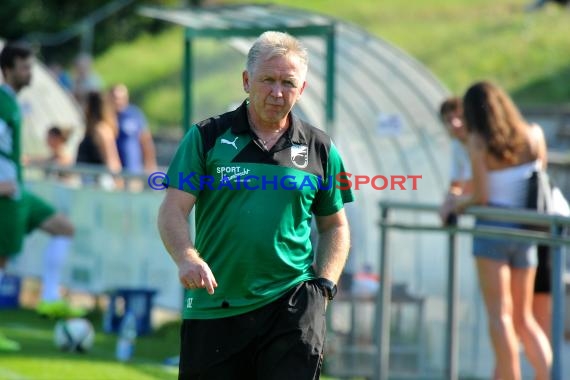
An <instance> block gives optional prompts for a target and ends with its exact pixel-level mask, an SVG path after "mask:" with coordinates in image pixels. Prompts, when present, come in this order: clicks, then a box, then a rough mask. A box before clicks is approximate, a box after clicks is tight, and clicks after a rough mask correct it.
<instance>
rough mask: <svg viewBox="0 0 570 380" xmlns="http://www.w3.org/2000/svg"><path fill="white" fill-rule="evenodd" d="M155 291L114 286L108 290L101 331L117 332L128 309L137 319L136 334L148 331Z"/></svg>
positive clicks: (150, 328)
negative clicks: (107, 303) (107, 304)
mask: <svg viewBox="0 0 570 380" xmlns="http://www.w3.org/2000/svg"><path fill="white" fill-rule="evenodd" d="M156 292H157V291H156V290H154V289H144V288H116V289H112V290H111V291H108V292H107V294H108V295H109V306H108V307H107V311H106V312H105V315H104V318H103V331H105V332H106V333H118V332H119V328H120V326H121V322H122V320H123V317H124V316H125V314H126V313H127V312H129V311H130V312H132V313H133V314H134V316H135V318H136V320H137V334H138V335H145V334H148V333H150V332H151V331H152V326H151V318H150V316H151V311H152V303H153V297H154V296H155V295H156Z"/></svg>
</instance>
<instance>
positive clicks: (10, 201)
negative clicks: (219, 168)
mask: <svg viewBox="0 0 570 380" xmlns="http://www.w3.org/2000/svg"><path fill="white" fill-rule="evenodd" d="M32 59H33V57H32V51H31V50H30V49H29V48H28V47H27V46H24V45H19V44H8V45H6V46H5V47H4V49H2V52H1V53H0V68H1V70H2V76H3V78H4V83H3V84H2V85H1V86H0V281H2V278H3V276H4V270H5V268H6V264H7V262H8V258H9V257H11V256H13V255H16V254H18V253H19V252H20V251H21V250H22V245H23V241H24V237H25V235H26V234H27V233H29V232H31V231H32V230H35V229H37V228H40V229H42V230H43V231H45V232H47V233H49V234H51V235H52V236H53V237H52V239H51V241H50V242H49V244H48V246H47V247H46V250H45V252H44V257H43V263H44V270H43V276H42V277H43V278H42V280H43V287H42V301H41V303H40V304H39V305H38V312H39V313H40V314H45V315H48V316H53V317H57V316H76V315H81V314H83V312H82V311H81V310H75V309H72V308H71V307H70V306H69V305H67V303H65V302H63V301H61V299H60V296H59V290H58V286H59V280H60V273H61V270H62V268H63V264H64V262H65V256H66V254H67V251H68V249H69V246H70V244H71V237H72V236H73V226H72V225H71V223H70V222H69V220H68V219H67V218H66V217H65V216H64V215H62V214H57V213H56V211H55V209H54V208H53V207H52V206H51V205H49V204H48V203H46V202H45V201H43V200H42V199H40V198H38V197H37V196H35V195H34V194H32V193H30V192H28V191H26V189H25V188H24V186H23V181H22V165H21V154H20V146H21V142H20V139H21V133H22V131H21V128H22V113H21V110H20V107H19V105H18V100H17V98H16V94H17V93H18V92H19V91H20V90H21V89H23V88H24V87H26V86H27V85H29V84H30V81H31V77H32ZM2 349H4V350H16V349H18V344H17V343H15V342H12V341H10V340H8V339H7V338H5V337H3V336H2V335H1V334H0V350H2Z"/></svg>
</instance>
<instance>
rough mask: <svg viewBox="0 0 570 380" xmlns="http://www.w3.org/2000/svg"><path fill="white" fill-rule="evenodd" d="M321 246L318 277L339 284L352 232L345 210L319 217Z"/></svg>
mask: <svg viewBox="0 0 570 380" xmlns="http://www.w3.org/2000/svg"><path fill="white" fill-rule="evenodd" d="M316 221H317V227H318V230H319V243H318V244H319V245H318V247H317V263H316V264H317V267H316V272H317V273H316V274H317V276H318V277H324V278H326V279H329V280H331V281H333V282H334V283H337V282H338V280H339V278H340V275H341V273H342V270H343V268H344V265H345V263H346V259H347V257H348V251H349V249H350V230H349V227H348V221H347V219H346V214H345V212H344V209H342V210H340V211H339V212H337V213H335V214H332V215H329V216H317V218H316Z"/></svg>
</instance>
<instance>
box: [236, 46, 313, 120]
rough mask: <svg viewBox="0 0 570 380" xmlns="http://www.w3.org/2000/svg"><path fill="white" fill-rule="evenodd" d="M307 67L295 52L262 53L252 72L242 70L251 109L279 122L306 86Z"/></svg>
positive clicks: (262, 116)
mask: <svg viewBox="0 0 570 380" xmlns="http://www.w3.org/2000/svg"><path fill="white" fill-rule="evenodd" d="M305 74H306V68H305V67H304V65H303V63H302V62H301V60H300V59H299V57H297V56H296V55H293V54H289V55H286V56H276V57H273V58H271V59H266V58H265V57H263V56H261V57H260V58H259V61H258V62H257V66H256V67H255V68H254V70H253V73H249V72H248V71H247V70H246V71H244V72H243V86H244V89H245V91H246V92H247V93H249V100H250V110H251V112H252V113H253V114H254V115H255V116H257V117H258V118H259V119H261V121H262V122H264V123H279V122H280V121H283V120H284V119H286V118H287V115H288V114H289V111H291V108H293V105H295V103H296V102H297V100H298V99H299V97H300V96H301V94H302V93H303V90H304V89H305Z"/></svg>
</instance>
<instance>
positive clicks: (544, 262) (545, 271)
mask: <svg viewBox="0 0 570 380" xmlns="http://www.w3.org/2000/svg"><path fill="white" fill-rule="evenodd" d="M551 249H552V248H551V247H550V246H548V245H538V249H537V252H538V266H537V267H536V277H535V279H534V292H535V293H548V294H550V291H551V286H550V272H551V265H552V263H551V261H550V260H551V258H550V257H551V255H550V250H551Z"/></svg>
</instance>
